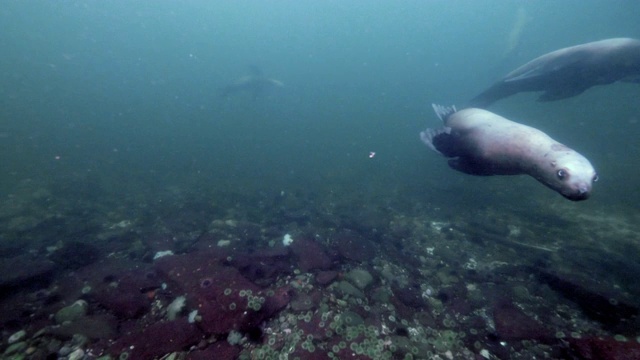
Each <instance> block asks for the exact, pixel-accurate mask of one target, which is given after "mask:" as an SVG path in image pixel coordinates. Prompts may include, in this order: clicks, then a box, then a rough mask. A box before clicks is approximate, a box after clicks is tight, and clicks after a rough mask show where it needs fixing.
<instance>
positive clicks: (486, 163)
mask: <svg viewBox="0 0 640 360" xmlns="http://www.w3.org/2000/svg"><path fill="white" fill-rule="evenodd" d="M433 109H434V111H435V112H436V114H437V115H438V117H439V118H440V119H441V120H442V121H443V122H444V128H441V129H427V130H425V131H423V132H421V133H420V139H421V140H422V141H423V142H424V143H425V144H426V145H427V146H429V147H430V148H431V149H433V150H434V151H436V152H439V153H441V154H442V155H444V156H446V157H448V158H451V159H449V161H448V163H449V166H451V167H452V168H454V169H456V170H458V171H461V172H464V173H467V174H471V175H519V174H527V175H530V176H532V177H534V178H535V179H536V180H538V181H540V182H541V183H543V184H545V185H546V186H548V187H550V188H551V189H553V190H555V191H557V192H558V193H560V194H561V195H562V196H564V197H565V198H567V199H569V200H574V201H577V200H586V199H587V198H589V196H590V195H591V188H592V185H593V182H594V181H596V180H597V178H598V176H597V174H596V171H595V170H594V169H593V166H591V163H590V162H589V160H587V159H586V158H585V157H584V156H582V155H580V154H579V153H577V152H575V151H574V150H572V149H570V148H568V147H567V146H565V145H562V144H560V143H559V142H557V141H555V140H553V139H552V138H550V137H549V136H548V135H547V134H545V133H543V132H542V131H540V130H537V129H534V128H532V127H529V126H526V125H522V124H519V123H516V122H513V121H511V120H507V119H505V118H503V117H501V116H499V115H496V114H494V113H492V112H489V111H486V110H482V109H475V108H470V109H464V110H460V111H457V110H456V108H455V107H443V106H439V105H435V104H434V105H433Z"/></svg>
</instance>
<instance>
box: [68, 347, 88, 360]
mask: <svg viewBox="0 0 640 360" xmlns="http://www.w3.org/2000/svg"><path fill="white" fill-rule="evenodd" d="M83 357H84V350H82V349H76V350H75V351H74V352H72V353H71V354H69V360H80V359H82V358H83Z"/></svg>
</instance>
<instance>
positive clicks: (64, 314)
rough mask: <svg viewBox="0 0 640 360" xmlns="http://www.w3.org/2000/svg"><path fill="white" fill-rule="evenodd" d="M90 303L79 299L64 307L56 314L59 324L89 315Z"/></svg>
mask: <svg viewBox="0 0 640 360" xmlns="http://www.w3.org/2000/svg"><path fill="white" fill-rule="evenodd" d="M88 309H89V304H87V302H86V301H84V300H78V301H76V302H74V303H73V304H71V305H69V306H67V307H63V308H62V309H60V310H58V312H56V314H55V317H54V318H55V320H56V323H58V324H64V323H66V322H73V321H75V320H77V319H80V318H82V317H84V316H85V315H87V310H88Z"/></svg>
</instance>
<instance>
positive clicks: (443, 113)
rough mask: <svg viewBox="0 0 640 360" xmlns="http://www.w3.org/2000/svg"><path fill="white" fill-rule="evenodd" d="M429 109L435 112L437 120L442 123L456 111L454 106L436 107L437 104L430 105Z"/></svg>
mask: <svg viewBox="0 0 640 360" xmlns="http://www.w3.org/2000/svg"><path fill="white" fill-rule="evenodd" d="M431 107H433V111H435V113H436V115H438V118H439V119H440V120H442V121H443V122H445V121H446V120H447V118H448V117H449V115H451V114H453V113H455V112H456V111H458V110H456V107H455V105H451V106H442V105H438V104H431Z"/></svg>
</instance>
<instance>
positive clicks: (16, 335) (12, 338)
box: [7, 330, 27, 344]
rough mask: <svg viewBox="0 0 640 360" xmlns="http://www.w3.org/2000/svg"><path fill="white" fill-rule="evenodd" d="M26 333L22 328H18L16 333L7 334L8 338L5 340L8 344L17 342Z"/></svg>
mask: <svg viewBox="0 0 640 360" xmlns="http://www.w3.org/2000/svg"><path fill="white" fill-rule="evenodd" d="M26 335H27V332H26V331H24V330H20V331H18V332H16V333H14V334H13V335H11V336H9V340H7V342H8V343H9V344H13V343H15V342H18V341H20V340H22V339H24V337H25V336H26Z"/></svg>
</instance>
